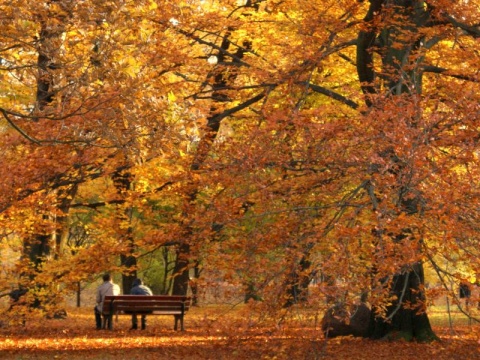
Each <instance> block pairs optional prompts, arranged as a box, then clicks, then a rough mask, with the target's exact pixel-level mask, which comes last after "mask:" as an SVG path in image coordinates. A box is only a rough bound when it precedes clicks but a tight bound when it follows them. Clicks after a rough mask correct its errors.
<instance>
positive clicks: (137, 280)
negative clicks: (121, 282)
mask: <svg viewBox="0 0 480 360" xmlns="http://www.w3.org/2000/svg"><path fill="white" fill-rule="evenodd" d="M132 285H133V286H138V285H143V281H142V279H135V280H133V284H132Z"/></svg>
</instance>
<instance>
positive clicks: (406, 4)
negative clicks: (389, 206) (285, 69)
mask: <svg viewBox="0 0 480 360" xmlns="http://www.w3.org/2000/svg"><path fill="white" fill-rule="evenodd" d="M429 11H430V8H429V7H427V6H425V4H424V2H423V1H417V2H415V1H406V0H394V1H388V2H387V1H384V0H371V1H370V8H369V11H368V13H367V15H366V16H365V18H364V26H363V29H364V30H362V31H361V32H360V33H359V36H358V44H357V72H358V76H359V79H360V82H361V86H362V89H363V91H364V93H365V94H366V95H367V96H366V99H365V103H366V105H367V106H372V105H373V101H372V99H375V97H374V94H375V93H377V92H378V91H379V90H382V91H383V92H384V93H385V94H387V95H388V96H386V97H380V99H382V101H388V99H390V98H392V99H393V97H394V96H398V95H404V94H408V95H409V96H412V97H415V96H418V95H419V94H421V92H422V91H421V90H422V89H421V86H422V81H421V78H422V68H421V65H422V64H421V61H422V59H423V57H422V56H421V54H420V51H419V50H420V47H421V46H422V45H421V44H422V37H423V35H422V31H421V28H422V27H424V26H425V24H426V23H427V22H428V20H429V18H430V14H429ZM382 16H384V17H385V20H386V21H387V22H386V23H385V24H382V23H381V22H379V21H376V20H377V19H381V18H382ZM391 19H395V22H394V23H393V22H392V23H391V24H390V23H388V20H391ZM399 19H400V20H401V21H400V20H399ZM392 24H393V25H392ZM407 35H408V36H407ZM377 51H378V53H379V54H380V56H381V60H382V71H381V73H382V77H383V82H376V83H374V82H375V81H376V78H375V70H374V69H375V66H374V54H375V52H377ZM382 85H383V89H382ZM385 99H386V100H385ZM418 110H419V113H420V109H418ZM416 116H417V115H415V116H411V117H410V118H405V121H407V123H408V124H409V126H410V128H412V129H414V128H415V127H416V126H417V125H416V121H417V119H416ZM379 156H380V157H382V158H384V159H385V160H386V162H387V163H388V164H390V165H391V167H390V171H389V174H391V175H394V176H395V177H396V178H397V184H398V186H399V187H398V198H397V200H395V202H396V203H397V206H398V210H399V213H404V214H407V215H410V216H415V215H418V214H419V212H420V209H419V208H418V204H419V203H420V200H421V199H420V195H419V192H418V191H416V190H415V189H414V188H411V187H410V186H411V184H408V183H407V184H403V183H402V179H403V178H407V177H408V178H410V176H411V172H414V171H415V169H414V168H413V167H412V168H408V167H406V166H404V164H403V162H402V161H400V160H401V159H400V156H398V154H397V153H396V152H395V150H394V146H392V147H391V148H387V149H386V150H385V151H383V152H382V153H380V154H379ZM407 175H408V176H407ZM372 194H373V192H372ZM412 196H413V198H412ZM373 197H376V195H373ZM372 201H373V202H374V203H375V204H378V203H379V201H378V199H372ZM375 207H376V206H375V205H374V208H375ZM385 230H386V231H388V229H385ZM403 267H404V268H405V270H403V271H402V272H399V273H398V274H396V275H395V276H394V277H393V279H392V282H391V289H390V292H391V295H394V296H395V297H396V299H397V300H396V301H395V302H394V303H393V304H392V305H391V306H389V307H388V309H387V314H386V318H380V317H376V316H375V309H373V310H374V311H372V319H371V327H370V335H371V337H372V338H375V339H378V338H385V337H387V338H404V339H407V340H411V339H416V340H417V341H422V342H424V341H432V340H435V339H437V337H436V335H435V334H434V332H433V331H432V328H431V326H430V322H429V319H428V316H427V314H426V312H425V310H426V309H425V294H424V287H423V284H424V280H425V279H424V275H423V265H422V264H421V263H415V264H413V265H412V266H410V267H409V268H407V264H405V265H404V266H403Z"/></svg>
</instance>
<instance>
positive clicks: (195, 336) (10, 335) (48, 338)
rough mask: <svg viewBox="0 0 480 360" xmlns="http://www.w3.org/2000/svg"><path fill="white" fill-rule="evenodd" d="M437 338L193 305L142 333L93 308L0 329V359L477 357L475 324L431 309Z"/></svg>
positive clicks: (479, 350) (153, 318)
mask: <svg viewBox="0 0 480 360" xmlns="http://www.w3.org/2000/svg"><path fill="white" fill-rule="evenodd" d="M431 318H432V323H433V324H434V328H435V331H436V332H437V334H438V335H439V336H440V338H441V340H442V341H441V342H435V343H432V344H417V343H406V342H387V341H371V340H365V339H356V338H351V337H343V338H337V339H330V340H328V341H327V340H325V339H324V338H323V336H322V335H321V333H320V331H319V330H318V326H317V325H318V317H312V316H306V315H305V314H301V313H298V314H297V315H295V316H294V317H293V319H288V320H286V321H285V323H284V324H285V325H281V326H279V325H277V326H274V325H272V324H273V323H272V322H267V321H264V322H258V319H255V320H254V319H253V318H252V317H249V314H248V313H247V312H245V311H242V310H231V311H228V312H224V309H221V308H216V307H207V308H194V309H193V310H191V311H190V313H189V314H188V315H187V317H186V320H185V325H186V331H185V332H175V331H173V330H172V325H173V319H172V318H170V317H164V316H161V317H159V316H151V317H150V318H149V324H148V328H147V330H145V331H140V330H137V331H130V330H129V327H130V322H129V317H127V316H121V317H119V318H118V320H117V321H115V322H114V326H115V329H114V330H113V331H108V330H100V331H97V330H95V329H94V326H93V325H94V320H93V314H91V313H90V312H89V311H88V310H86V309H70V310H69V316H68V318H67V319H66V320H45V319H40V318H39V319H37V320H34V321H28V322H27V323H26V325H25V326H20V325H19V326H6V324H5V321H4V322H3V323H4V326H3V327H2V328H0V359H142V360H148V359H195V360H197V359H356V360H361V359H375V360H377V359H402V360H405V359H416V360H424V359H425V360H437V359H438V360H442V359H446V360H450V359H459V360H460V359H461V360H467V359H468V360H469V359H480V344H479V336H480V326H479V325H474V324H468V322H467V321H466V320H465V319H459V318H454V319H452V320H453V326H450V321H449V319H448V316H447V314H446V313H436V314H432V316H431Z"/></svg>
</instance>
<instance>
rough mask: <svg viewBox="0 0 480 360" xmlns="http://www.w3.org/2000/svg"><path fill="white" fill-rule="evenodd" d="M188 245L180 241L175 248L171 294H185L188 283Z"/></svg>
mask: <svg viewBox="0 0 480 360" xmlns="http://www.w3.org/2000/svg"><path fill="white" fill-rule="evenodd" d="M189 254H190V245H188V244H186V243H182V244H180V245H179V246H178V249H177V261H176V262H175V268H174V270H173V274H174V275H173V276H174V279H173V287H172V294H173V295H187V291H188V284H189V283H190V276H189V273H190V267H189V257H188V255H189Z"/></svg>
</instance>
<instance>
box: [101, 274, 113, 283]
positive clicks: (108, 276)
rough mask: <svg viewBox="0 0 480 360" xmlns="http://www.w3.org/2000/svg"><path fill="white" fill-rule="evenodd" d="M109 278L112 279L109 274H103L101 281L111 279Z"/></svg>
mask: <svg viewBox="0 0 480 360" xmlns="http://www.w3.org/2000/svg"><path fill="white" fill-rule="evenodd" d="M111 280H112V277H111V276H110V274H104V275H103V281H111Z"/></svg>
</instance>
